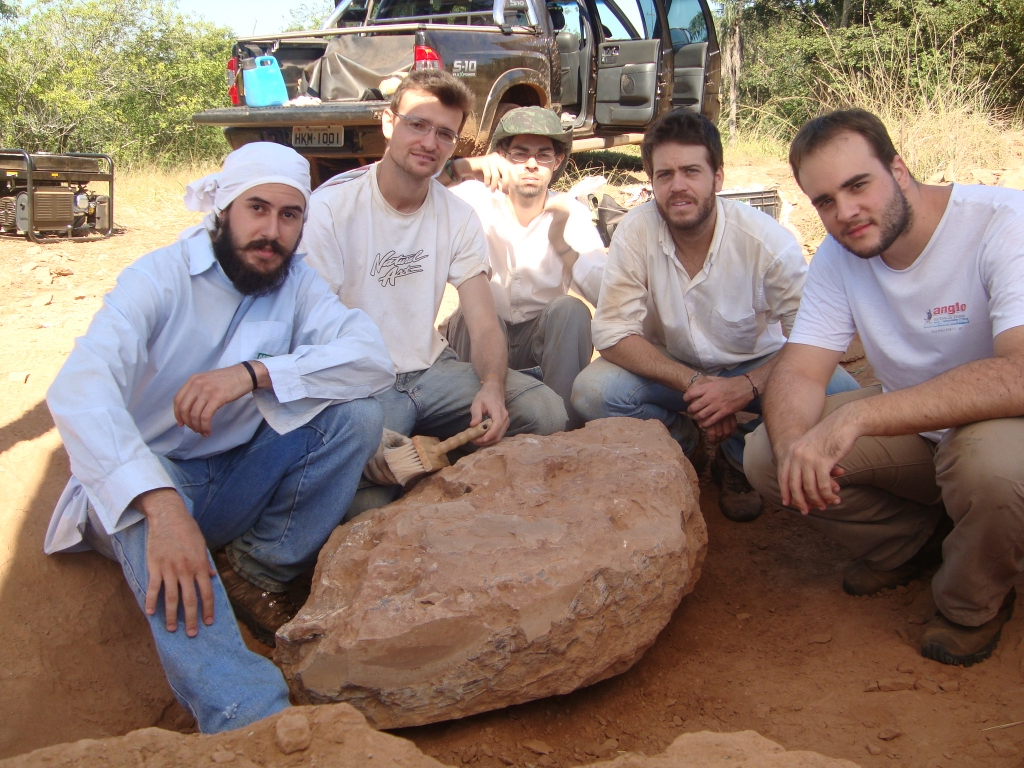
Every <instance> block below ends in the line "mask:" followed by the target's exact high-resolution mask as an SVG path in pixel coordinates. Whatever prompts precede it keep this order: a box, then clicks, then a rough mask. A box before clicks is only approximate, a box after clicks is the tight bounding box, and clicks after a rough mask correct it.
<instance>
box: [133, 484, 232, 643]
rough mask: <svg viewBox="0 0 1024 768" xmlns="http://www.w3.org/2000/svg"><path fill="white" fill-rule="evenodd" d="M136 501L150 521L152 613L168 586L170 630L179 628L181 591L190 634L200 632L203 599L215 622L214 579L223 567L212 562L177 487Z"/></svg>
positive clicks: (205, 613) (149, 598)
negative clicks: (199, 616)
mask: <svg viewBox="0 0 1024 768" xmlns="http://www.w3.org/2000/svg"><path fill="white" fill-rule="evenodd" d="M132 506H134V507H135V508H136V509H138V510H140V511H141V512H142V514H144V515H145V516H146V521H147V523H148V524H149V530H148V535H147V541H146V567H147V570H148V571H149V588H148V589H147V590H146V606H145V607H146V613H147V614H148V615H149V616H152V615H153V614H155V613H156V602H157V598H158V597H159V596H160V588H161V587H163V590H164V608H165V618H166V622H167V631H168V632H174V631H176V630H177V629H178V603H179V595H180V602H181V604H182V605H183V606H184V608H185V634H187V635H188V636H189V637H195V636H196V634H198V632H199V623H198V618H197V615H198V607H199V602H200V601H201V602H202V612H203V623H204V624H206V625H207V626H209V625H210V624H213V585H212V583H211V581H210V579H211V577H213V576H214V575H215V574H216V573H217V571H216V570H215V569H214V567H213V565H212V564H211V563H210V558H209V553H208V550H207V548H206V539H205V538H203V534H202V531H200V530H199V525H198V524H197V523H196V521H195V520H194V519H193V518H192V515H190V514H189V513H188V509H187V508H186V507H185V502H184V501H182V499H181V496H180V495H179V494H178V492H177V491H176V490H174V489H173V488H158V489H156V490H153V491H147V492H146V493H143V494H140V495H139V496H137V497H136V498H135V500H134V501H133V502H132ZM197 589H198V594H199V599H198V600H197V598H196V590H197Z"/></svg>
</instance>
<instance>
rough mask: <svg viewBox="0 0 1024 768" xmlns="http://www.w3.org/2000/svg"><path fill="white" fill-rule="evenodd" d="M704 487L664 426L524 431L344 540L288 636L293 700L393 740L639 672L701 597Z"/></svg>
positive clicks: (365, 521) (282, 649) (285, 631)
mask: <svg viewBox="0 0 1024 768" xmlns="http://www.w3.org/2000/svg"><path fill="white" fill-rule="evenodd" d="M697 501H698V499H697V478H696V475H695V474H694V471H693V468H692V467H691V466H690V464H689V462H688V461H686V459H685V458H684V457H683V455H682V452H681V451H680V449H679V446H678V444H676V443H675V442H674V441H673V440H672V439H671V438H670V437H669V435H668V432H667V430H666V429H665V428H664V427H663V426H662V425H661V424H660V423H658V422H653V421H638V420H635V419H605V420H601V421H597V422H593V423H591V424H588V425H587V426H586V427H585V428H584V429H582V430H577V431H575V432H570V433H563V434H558V435H552V436H550V437H537V436H532V435H519V436H517V437H513V438H509V439H507V440H503V441H502V442H501V443H499V444H498V445H496V446H493V447H491V448H487V449H484V450H481V451H478V452H477V453H475V454H473V455H471V456H468V457H466V458H464V459H462V460H461V461H459V462H458V463H457V464H456V466H454V467H450V468H447V469H444V470H442V471H441V472H440V473H438V474H437V475H434V476H432V477H429V478H427V479H426V480H424V481H423V482H421V483H420V484H419V485H418V486H417V487H416V488H415V489H414V490H413V491H412V492H411V493H409V494H408V495H406V496H405V497H404V498H403V499H401V500H400V501H398V502H396V503H394V504H391V505H389V506H387V507H384V508H383V509H379V510H375V511H373V512H368V513H366V514H364V515H362V516H360V517H359V518H357V519H356V520H354V521H352V522H350V523H347V524H346V525H344V526H342V527H341V528H339V529H338V530H337V531H336V532H335V533H334V535H333V536H332V537H331V539H330V540H329V541H328V542H327V544H326V546H325V547H324V548H323V551H322V552H321V554H320V560H319V563H318V565H317V569H316V574H315V576H314V578H313V591H312V594H311V595H310V599H309V601H308V602H307V603H306V606H305V607H304V608H303V609H302V610H301V611H300V612H299V614H298V615H297V616H296V617H295V619H294V620H293V621H291V622H290V623H289V624H286V625H285V626H284V627H282V628H281V630H280V631H279V633H278V640H277V655H276V658H277V661H278V663H279V664H280V665H281V666H282V668H283V669H284V672H285V676H286V677H287V678H288V681H289V684H290V685H291V687H292V691H293V693H294V695H295V696H296V698H297V699H298V700H299V701H302V702H305V703H315V704H319V703H327V702H333V701H345V702H348V703H350V704H352V705H353V706H354V707H356V708H357V709H358V710H360V711H361V712H362V713H363V714H364V715H366V717H367V719H369V721H370V722H371V723H372V724H373V725H374V726H376V727H378V728H399V727H405V726H411V725H421V724H424V723H432V722H437V721H440V720H448V719H452V718H460V717H465V716H467V715H472V714H476V713H478V712H484V711H487V710H491V709H498V708H501V707H505V706H508V705H511V704H518V703H521V702H525V701H530V700H533V699H537V698H541V697H545V696H552V695H556V694H564V693H568V692H570V691H573V690H575V689H577V688H580V687H582V686H587V685H591V684H592V683H596V682H598V681H599V680H603V679H605V678H608V677H611V676H613V675H617V674H620V673H622V672H624V671H625V670H627V669H629V667H630V666H632V665H633V664H634V663H635V662H636V661H637V660H638V659H639V658H640V657H641V656H642V655H643V653H644V651H645V650H647V648H648V647H650V645H651V644H652V643H653V642H654V640H655V638H656V637H657V635H658V633H659V632H660V631H661V630H662V628H664V626H665V625H666V624H667V623H668V621H669V618H670V617H671V616H672V612H673V611H674V610H675V609H676V606H678V604H679V601H680V599H681V598H682V597H683V595H685V594H687V593H688V592H690V591H691V590H692V589H693V586H694V583H695V582H696V581H697V578H698V577H699V575H700V567H701V563H702V561H703V559H704V552H705V550H706V548H707V530H706V528H705V525H704V519H703V517H702V516H701V513H700V509H699V507H698V504H697Z"/></svg>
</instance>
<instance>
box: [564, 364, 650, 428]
mask: <svg viewBox="0 0 1024 768" xmlns="http://www.w3.org/2000/svg"><path fill="white" fill-rule="evenodd" d="M642 385H643V380H642V379H640V377H638V376H636V375H635V374H632V373H630V372H629V371H626V370H624V369H622V368H620V367H619V366H617V365H615V364H614V363H610V362H608V361H607V360H605V359H604V358H601V357H599V358H598V359H597V360H595V361H594V362H592V363H591V364H590V365H588V366H587V367H586V368H584V369H583V370H582V371H580V375H579V376H577V377H576V381H575V382H573V387H572V407H573V408H575V409H576V412H577V413H578V414H579V415H580V416H582V417H583V419H584V420H585V421H594V419H607V418H609V417H612V416H629V417H633V418H637V417H638V414H637V408H638V406H640V405H642V402H641V401H640V400H639V399H638V398H634V395H635V394H636V392H637V390H639V389H641V388H642ZM639 418H647V417H645V416H639Z"/></svg>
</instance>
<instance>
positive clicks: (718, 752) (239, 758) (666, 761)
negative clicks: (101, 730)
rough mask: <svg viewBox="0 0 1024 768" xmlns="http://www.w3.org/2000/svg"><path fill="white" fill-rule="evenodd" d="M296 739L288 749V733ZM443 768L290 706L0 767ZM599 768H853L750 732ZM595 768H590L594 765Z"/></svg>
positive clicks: (695, 738)
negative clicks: (238, 720) (228, 724)
mask: <svg viewBox="0 0 1024 768" xmlns="http://www.w3.org/2000/svg"><path fill="white" fill-rule="evenodd" d="M296 733H299V734H302V738H301V739H300V740H299V741H298V742H296V741H295V738H294V737H295V734H296ZM141 765H145V766H146V768H176V767H177V766H183V765H227V766H228V768H257V766H261V767H262V768H287V767H288V766H300V765H315V766H317V767H318V768H349V767H350V766H351V767H352V768H354V767H355V766H359V767H360V768H366V767H367V766H379V768H444V765H443V763H439V762H438V761H437V760H434V759H433V758H432V757H428V756H427V755H425V754H423V753H422V752H420V751H419V750H418V749H417V748H416V745H414V744H413V743H412V742H411V741H406V740H405V739H400V738H398V737H397V736H391V735H389V734H386V733H381V732H380V731H376V730H374V729H373V728H371V727H370V726H369V725H368V724H367V722H366V720H365V719H364V718H363V716H362V715H360V714H359V713H358V712H356V711H355V710H354V709H353V708H352V707H350V706H348V705H347V704H334V705H328V706H322V707H296V708H293V709H290V710H286V711H285V712H282V713H280V714H277V715H273V716H271V717H268V718H266V719H265V720H261V721H260V722H258V723H255V724H254V725H251V726H249V727H248V728H241V729H239V730H237V731H228V732H227V733H219V734H216V735H213V736H201V735H198V734H197V735H191V736H185V735H183V734H180V733H174V732H172V731H163V730H160V729H159V728H144V729H142V730H140V731H133V732H132V733H129V734H128V735H127V736H121V737H119V738H112V739H98V740H97V739H84V740H82V741H76V742H74V743H73V744H58V745H57V746H54V747H45V748H43V749H38V750H36V751H35V752H30V753H28V754H25V755H19V756H17V757H11V758H8V759H7V760H0V768H44V767H46V768H57V767H58V766H60V767H62V768H136V766H141ZM597 765H599V766H600V767H601V768H612V767H613V766H614V768H683V766H685V768H857V766H856V765H855V764H854V763H851V762H848V761H846V760H833V759H831V758H828V757H823V756H822V755H819V754H816V753H814V752H786V751H785V750H784V749H783V748H782V747H780V746H779V745H778V744H776V743H775V742H773V741H769V740H768V739H766V738H764V737H763V736H759V735H758V734H756V733H754V732H753V731H742V732H740V733H709V732H707V731H702V732H701V733H687V734H683V735H682V736H680V737H679V738H677V739H676V740H675V741H674V742H673V743H672V745H671V746H670V747H669V748H668V750H666V751H665V753H664V754H661V755H658V756H656V757H643V756H642V755H633V754H626V755H622V756H620V757H619V758H617V759H616V760H614V761H613V762H610V763H607V762H605V763H599V764H597ZM595 768H596V766H595Z"/></svg>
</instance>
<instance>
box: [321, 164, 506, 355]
mask: <svg viewBox="0 0 1024 768" xmlns="http://www.w3.org/2000/svg"><path fill="white" fill-rule="evenodd" d="M377 167H378V166H377V164H374V165H371V166H370V167H369V168H365V169H359V170H357V171H350V172H348V173H344V174H340V175H339V176H335V177H334V178H333V179H331V180H330V181H328V182H327V183H326V184H324V185H323V186H321V187H319V188H318V189H317V190H316V192H314V193H313V196H312V198H311V199H310V202H309V220H308V221H307V222H306V228H305V230H304V234H303V237H302V246H301V247H302V249H303V250H305V251H306V252H307V253H308V255H307V256H306V263H307V264H309V265H310V266H311V267H313V268H314V269H315V270H316V271H317V272H319V273H320V275H321V276H322V277H323V278H324V280H326V281H327V283H328V284H329V285H330V286H331V290H333V291H334V292H335V293H336V294H338V298H340V299H341V301H342V303H343V304H344V305H345V306H347V307H354V308H358V309H361V310H363V311H364V312H365V313H366V314H368V315H369V316H370V317H371V318H372V319H373V321H374V322H375V323H377V326H378V327H379V328H380V332H381V335H382V336H383V337H384V343H385V344H387V347H388V352H390V353H391V359H392V360H393V361H394V363H395V372H396V373H409V372H412V371H422V370H425V369H427V368H429V367H430V366H431V365H432V364H433V362H434V361H435V360H437V358H438V356H439V355H440V354H441V352H443V351H444V348H445V346H447V342H445V340H444V337H442V336H441V334H439V333H438V332H437V329H435V328H434V318H435V317H437V311H438V309H439V308H440V306H441V298H442V297H443V296H444V286H445V283H451V284H452V285H453V286H455V287H456V288H458V287H459V286H460V285H462V284H463V283H464V282H465V281H466V280H468V279H469V278H471V277H473V276H474V275H479V274H481V273H482V274H485V275H487V276H490V268H489V267H488V265H487V241H486V239H485V238H484V233H483V229H482V228H481V226H480V220H479V219H478V218H477V215H476V214H475V213H474V212H473V209H472V208H471V207H470V206H469V205H467V204H466V203H464V202H463V201H462V200H459V199H458V198H457V197H455V195H453V194H451V193H450V192H449V191H448V190H447V189H445V188H444V187H443V186H442V185H441V184H439V183H438V182H436V181H431V182H430V191H429V192H428V193H427V197H426V199H425V200H424V201H423V205H421V206H420V207H419V209H418V210H417V211H415V212H414V213H400V212H399V211H397V210H395V209H394V208H392V207H391V205H389V204H388V202H387V201H386V200H385V199H384V196H383V195H382V194H381V192H380V189H379V188H378V187H377Z"/></svg>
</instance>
